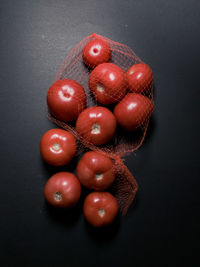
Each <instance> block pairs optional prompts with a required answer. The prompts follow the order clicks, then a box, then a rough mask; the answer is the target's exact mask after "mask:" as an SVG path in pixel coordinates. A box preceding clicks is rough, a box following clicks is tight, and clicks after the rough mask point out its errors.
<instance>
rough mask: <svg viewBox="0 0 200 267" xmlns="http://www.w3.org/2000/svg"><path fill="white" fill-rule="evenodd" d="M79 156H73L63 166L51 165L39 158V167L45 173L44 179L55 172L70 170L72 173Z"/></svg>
mask: <svg viewBox="0 0 200 267" xmlns="http://www.w3.org/2000/svg"><path fill="white" fill-rule="evenodd" d="M78 160H79V157H74V158H73V159H72V160H71V161H70V162H69V163H68V164H66V165H64V166H52V165H49V164H48V163H46V162H45V161H44V160H42V159H41V161H40V162H41V167H42V170H43V172H44V173H45V176H47V177H46V179H48V178H49V177H50V176H52V175H53V174H55V173H57V172H72V173H74V172H75V170H76V166H77V163H78Z"/></svg>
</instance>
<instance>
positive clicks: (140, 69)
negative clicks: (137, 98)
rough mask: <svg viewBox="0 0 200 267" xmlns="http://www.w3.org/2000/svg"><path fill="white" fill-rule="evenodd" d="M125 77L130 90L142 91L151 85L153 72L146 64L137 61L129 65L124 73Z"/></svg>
mask: <svg viewBox="0 0 200 267" xmlns="http://www.w3.org/2000/svg"><path fill="white" fill-rule="evenodd" d="M126 79H127V83H128V87H129V89H130V91H131V92H135V93H142V92H145V91H148V89H149V88H150V87H151V85H152V82H153V73H152V70H151V68H150V67H149V66H148V65H147V64H144V63H139V64H135V65H133V66H132V67H130V69H129V70H128V71H127V73H126Z"/></svg>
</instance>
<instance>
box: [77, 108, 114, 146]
mask: <svg viewBox="0 0 200 267" xmlns="http://www.w3.org/2000/svg"><path fill="white" fill-rule="evenodd" d="M116 124H117V123H116V119H115V116H114V115H113V113H112V112H111V111H110V110H109V109H107V108H105V107H89V108H86V109H85V110H83V111H82V112H81V114H80V115H79V117H78V119H77V121H76V130H77V132H78V133H79V134H80V135H81V136H82V137H83V138H84V139H86V141H87V142H89V143H92V144H93V145H103V144H105V143H107V142H108V141H110V139H111V138H112V137H113V135H114V133H115V130H116Z"/></svg>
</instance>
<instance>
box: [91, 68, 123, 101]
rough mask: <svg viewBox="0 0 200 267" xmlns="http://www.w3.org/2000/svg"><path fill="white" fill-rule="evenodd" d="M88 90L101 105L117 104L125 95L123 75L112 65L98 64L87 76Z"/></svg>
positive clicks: (119, 69) (121, 71)
mask: <svg viewBox="0 0 200 267" xmlns="http://www.w3.org/2000/svg"><path fill="white" fill-rule="evenodd" d="M89 88H90V90H91V91H92V93H93V94H94V96H95V97H96V99H97V101H98V102H99V103H101V104H104V105H108V104H112V103H115V102H118V101H120V100H121V99H122V98H123V96H124V95H125V93H126V89H127V85H126V80H125V74H124V72H123V70H122V69H121V68H120V67H118V66H117V65H115V64H113V63H103V64H100V65H98V66H97V67H96V68H95V69H94V70H93V71H92V72H91V74H90V76H89Z"/></svg>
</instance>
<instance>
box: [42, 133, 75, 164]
mask: <svg viewBox="0 0 200 267" xmlns="http://www.w3.org/2000/svg"><path fill="white" fill-rule="evenodd" d="M76 148H77V146H76V140H75V138H74V136H73V134H72V133H70V132H67V131H65V130H62V129H51V130H49V131H47V132H46V133H45V134H44V135H43V136H42V138H41V140H40V153H41V156H42V158H43V159H44V161H46V162H47V163H48V164H51V165H54V166H63V165H65V164H67V163H69V162H70V161H71V159H72V158H73V157H74V155H75V153H76Z"/></svg>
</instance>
